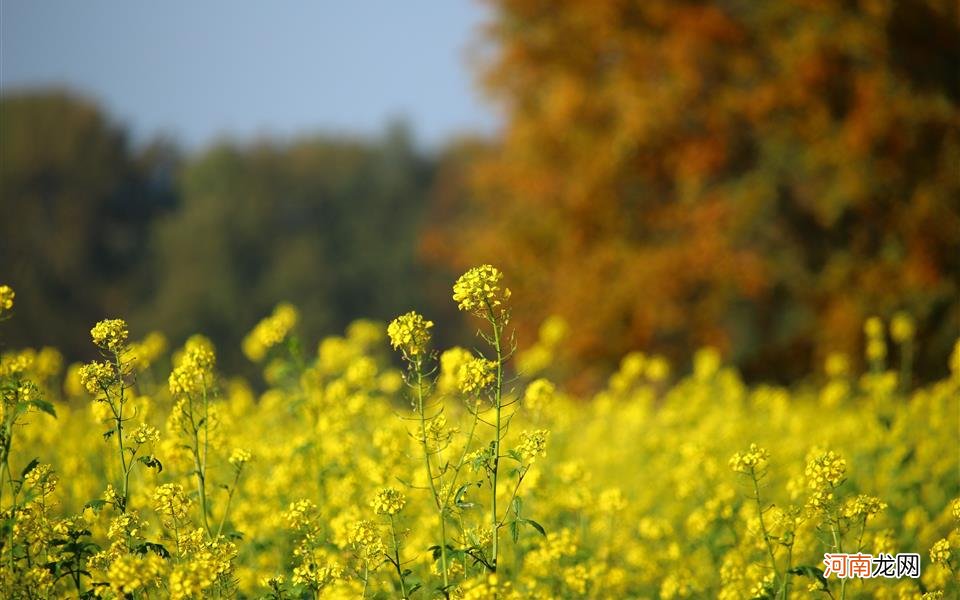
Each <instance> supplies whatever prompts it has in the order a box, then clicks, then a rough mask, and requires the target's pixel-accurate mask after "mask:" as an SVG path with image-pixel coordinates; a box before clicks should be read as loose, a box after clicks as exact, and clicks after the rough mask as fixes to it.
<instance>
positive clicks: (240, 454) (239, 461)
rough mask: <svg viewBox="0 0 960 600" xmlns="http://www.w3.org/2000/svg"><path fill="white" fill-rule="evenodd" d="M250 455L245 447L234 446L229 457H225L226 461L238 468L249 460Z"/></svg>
mask: <svg viewBox="0 0 960 600" xmlns="http://www.w3.org/2000/svg"><path fill="white" fill-rule="evenodd" d="M251 457H252V454H251V453H250V451H249V450H247V449H245V448H234V449H233V452H231V453H230V458H228V459H227V462H229V463H230V464H231V465H233V466H234V467H235V468H239V467H242V466H243V465H245V464H247V463H248V462H250V459H251Z"/></svg>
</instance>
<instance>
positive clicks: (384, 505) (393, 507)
mask: <svg viewBox="0 0 960 600" xmlns="http://www.w3.org/2000/svg"><path fill="white" fill-rule="evenodd" d="M406 504H407V499H406V498H405V497H404V495H403V494H402V493H400V492H399V491H397V490H395V489H393V488H384V489H382V490H380V491H379V492H377V495H376V496H374V497H373V500H372V501H371V502H370V507H371V508H373V512H375V513H377V514H378V515H388V516H393V515H395V514H397V513H399V512H400V511H401V510H403V507H404V506H405V505H406Z"/></svg>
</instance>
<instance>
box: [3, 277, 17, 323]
mask: <svg viewBox="0 0 960 600" xmlns="http://www.w3.org/2000/svg"><path fill="white" fill-rule="evenodd" d="M14 297H16V294H15V293H14V292H13V288H11V287H10V286H9V285H0V316H3V313H5V312H9V311H11V310H13V299H14Z"/></svg>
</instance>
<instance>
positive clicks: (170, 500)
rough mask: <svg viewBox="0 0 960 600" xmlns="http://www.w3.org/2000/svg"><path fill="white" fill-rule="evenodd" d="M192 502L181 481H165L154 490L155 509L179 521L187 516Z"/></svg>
mask: <svg viewBox="0 0 960 600" xmlns="http://www.w3.org/2000/svg"><path fill="white" fill-rule="evenodd" d="M190 504H191V502H190V498H188V497H187V495H186V494H185V493H184V491H183V486H182V485H180V484H179V483H165V484H163V485H161V486H159V487H157V489H156V490H154V492H153V510H155V511H157V512H158V513H160V514H162V515H164V516H166V517H170V518H173V519H176V520H178V521H179V520H181V519H183V518H185V517H186V516H187V511H188V510H190Z"/></svg>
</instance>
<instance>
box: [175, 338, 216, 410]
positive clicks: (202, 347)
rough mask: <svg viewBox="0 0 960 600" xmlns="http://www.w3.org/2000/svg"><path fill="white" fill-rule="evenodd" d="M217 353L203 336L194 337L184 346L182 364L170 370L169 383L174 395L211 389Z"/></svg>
mask: <svg viewBox="0 0 960 600" xmlns="http://www.w3.org/2000/svg"><path fill="white" fill-rule="evenodd" d="M215 362H216V355H215V354H214V352H213V346H212V345H211V344H210V343H209V341H206V340H205V339H203V338H192V339H190V340H188V341H187V343H186V345H185V346H184V351H183V356H182V357H181V359H180V364H179V365H177V366H176V367H174V369H173V371H171V372H170V377H169V379H168V381H167V382H168V385H169V387H170V394H171V395H173V396H191V395H194V396H195V395H197V394H201V393H203V391H204V390H208V389H210V387H211V386H212V383H213V367H214V364H215Z"/></svg>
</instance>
